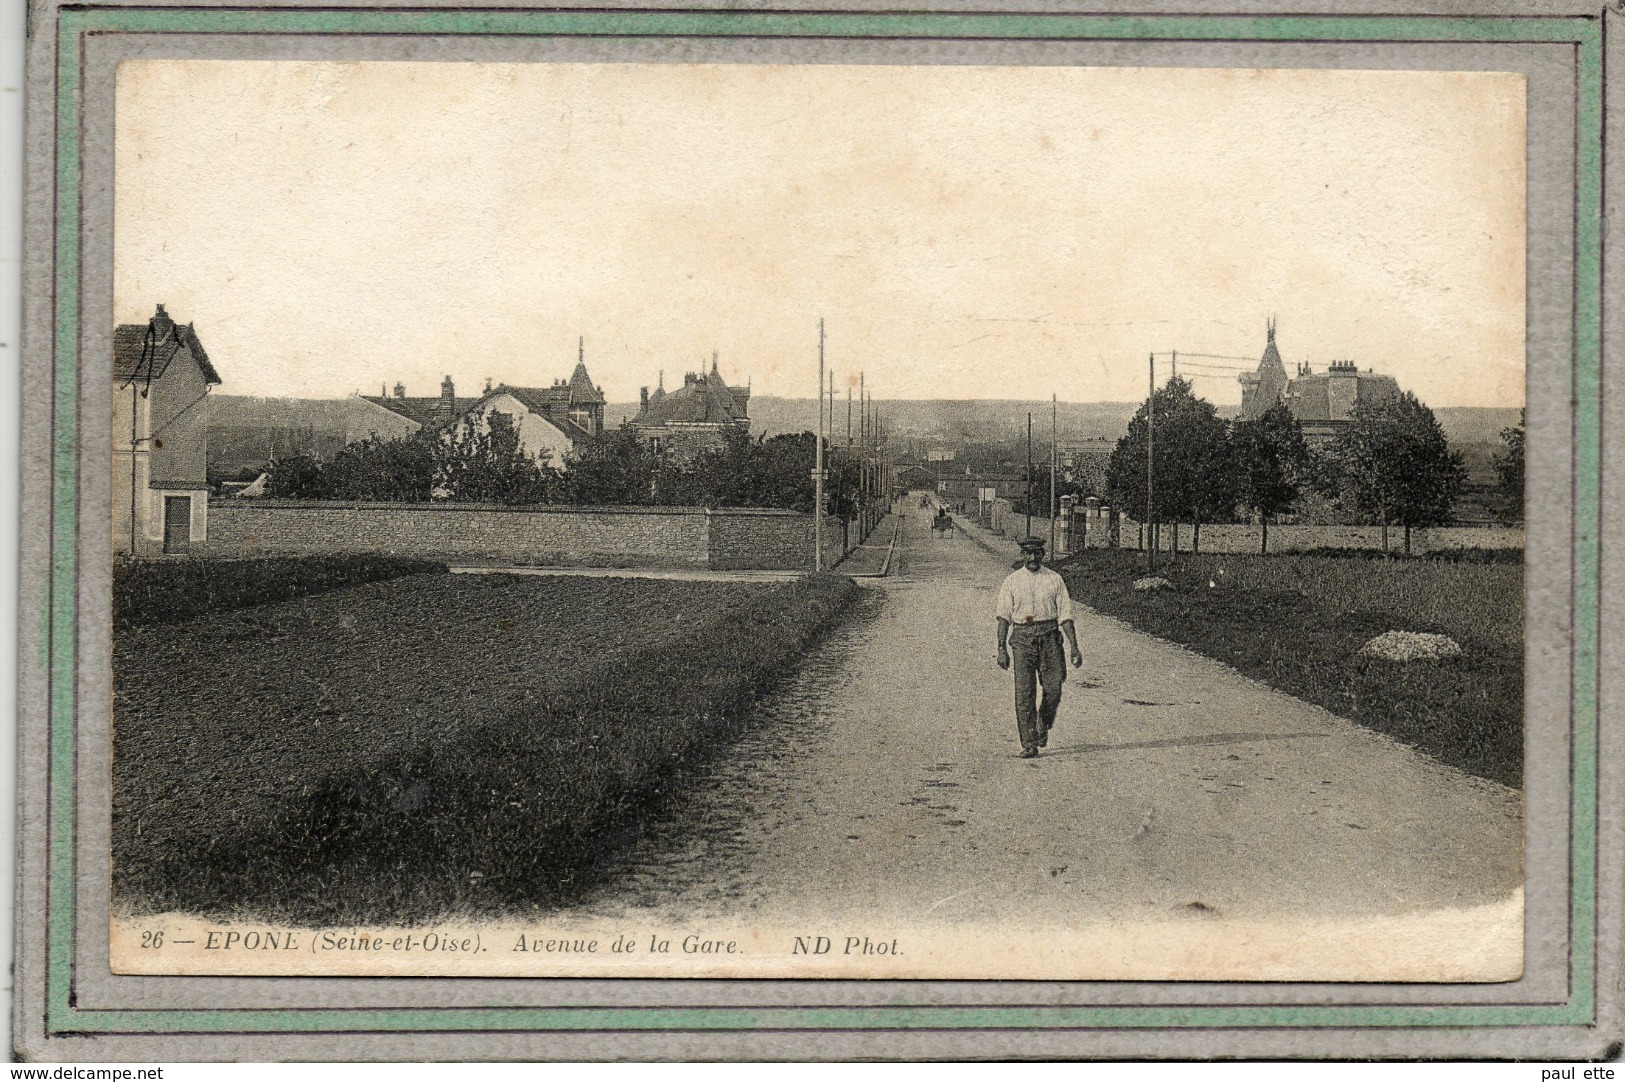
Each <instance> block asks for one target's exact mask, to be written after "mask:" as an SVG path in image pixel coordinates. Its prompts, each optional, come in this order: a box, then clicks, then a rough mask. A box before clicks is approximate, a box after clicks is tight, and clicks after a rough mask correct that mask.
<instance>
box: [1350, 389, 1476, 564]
mask: <svg viewBox="0 0 1625 1082" xmlns="http://www.w3.org/2000/svg"><path fill="white" fill-rule="evenodd" d="M1330 458H1331V461H1332V462H1333V463H1335V475H1334V483H1335V485H1336V487H1337V489H1338V491H1339V494H1340V496H1339V498H1340V499H1341V500H1342V501H1343V502H1344V503H1346V504H1349V505H1351V506H1353V507H1355V508H1357V509H1358V510H1359V511H1361V512H1362V513H1364V514H1366V515H1368V516H1371V517H1374V518H1375V519H1376V520H1377V521H1378V522H1380V523H1381V524H1382V525H1383V527H1384V529H1386V528H1387V526H1388V524H1389V523H1395V522H1397V523H1398V524H1400V525H1401V526H1403V527H1405V553H1406V555H1409V554H1410V551H1411V528H1412V527H1414V526H1435V525H1438V524H1440V523H1444V522H1448V521H1449V520H1450V513H1451V509H1452V508H1453V507H1454V506H1455V503H1456V499H1457V498H1458V497H1459V496H1460V495H1461V490H1462V486H1463V485H1464V484H1465V483H1466V481H1467V467H1466V466H1465V465H1463V464H1462V458H1461V453H1460V452H1459V451H1452V450H1451V449H1450V445H1449V442H1448V441H1447V440H1446V439H1445V436H1444V430H1443V429H1442V428H1440V427H1439V421H1438V418H1436V417H1434V416H1433V411H1432V410H1430V409H1428V408H1427V407H1426V406H1424V405H1423V404H1422V403H1421V402H1419V401H1417V398H1416V396H1415V395H1413V394H1411V393H1410V392H1409V391H1406V392H1403V393H1401V394H1399V395H1396V396H1394V397H1391V398H1386V399H1383V400H1381V401H1379V402H1375V403H1367V402H1362V403H1360V404H1359V405H1358V406H1356V407H1355V408H1354V414H1353V418H1352V420H1351V422H1350V424H1349V425H1348V427H1347V428H1345V429H1344V430H1343V431H1342V432H1340V433H1339V434H1338V437H1337V440H1336V442H1335V443H1334V444H1333V446H1332V450H1331V454H1330Z"/></svg>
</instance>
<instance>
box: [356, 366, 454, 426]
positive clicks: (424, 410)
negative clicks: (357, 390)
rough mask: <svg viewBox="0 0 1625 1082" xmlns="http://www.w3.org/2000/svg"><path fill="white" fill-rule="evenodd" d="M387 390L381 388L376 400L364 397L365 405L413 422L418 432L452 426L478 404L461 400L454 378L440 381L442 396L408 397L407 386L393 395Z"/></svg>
mask: <svg viewBox="0 0 1625 1082" xmlns="http://www.w3.org/2000/svg"><path fill="white" fill-rule="evenodd" d="M385 391H386V389H384V388H380V391H379V394H378V395H377V396H376V397H374V396H373V395H362V396H360V397H361V400H362V401H364V402H371V403H372V404H373V405H375V406H377V407H379V408H380V409H384V410H388V411H389V412H390V413H393V414H395V415H396V416H398V417H404V418H406V419H407V420H408V421H411V422H412V424H413V425H414V427H413V429H412V431H414V432H416V431H419V430H421V429H424V428H441V427H443V426H445V425H449V424H451V423H452V422H453V421H455V420H456V419H457V418H458V417H459V416H461V415H462V413H463V411H464V410H466V409H468V408H469V407H470V406H472V405H473V404H474V403H475V402H477V401H478V399H474V398H458V397H457V385H456V384H454V383H453V382H452V381H451V377H450V376H447V377H446V378H445V379H443V380H441V381H440V393H439V394H438V395H436V396H435V397H433V398H424V397H412V396H408V395H407V393H406V384H404V383H396V384H395V389H394V393H393V394H389V393H385Z"/></svg>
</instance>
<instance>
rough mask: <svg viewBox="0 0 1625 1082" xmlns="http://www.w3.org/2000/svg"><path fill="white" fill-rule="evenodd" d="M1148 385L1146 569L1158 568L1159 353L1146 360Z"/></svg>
mask: <svg viewBox="0 0 1625 1082" xmlns="http://www.w3.org/2000/svg"><path fill="white" fill-rule="evenodd" d="M1146 386H1147V387H1148V388H1149V389H1150V394H1149V395H1148V396H1147V397H1146V400H1145V559H1146V565H1145V566H1146V570H1147V571H1155V570H1156V569H1157V539H1156V535H1155V530H1154V528H1153V522H1154V520H1155V519H1156V517H1157V516H1156V515H1155V514H1154V513H1153V512H1152V509H1153V508H1154V507H1155V506H1156V493H1157V488H1156V480H1155V474H1154V472H1153V470H1152V468H1151V464H1152V462H1153V461H1154V460H1155V457H1156V454H1155V452H1156V438H1157V355H1156V354H1155V353H1153V354H1151V356H1150V358H1149V359H1148V360H1147V361H1146Z"/></svg>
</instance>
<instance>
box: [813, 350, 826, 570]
mask: <svg viewBox="0 0 1625 1082" xmlns="http://www.w3.org/2000/svg"><path fill="white" fill-rule="evenodd" d="M813 570H814V571H822V570H824V321H823V319H821V318H820V319H819V321H818V443H817V446H816V447H815V449H814V450H813Z"/></svg>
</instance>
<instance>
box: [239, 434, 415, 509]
mask: <svg viewBox="0 0 1625 1082" xmlns="http://www.w3.org/2000/svg"><path fill="white" fill-rule="evenodd" d="M434 462H435V451H434V447H433V443H432V440H431V439H430V438H426V437H424V436H422V435H420V434H417V433H414V434H412V435H410V436H399V437H395V438H392V439H385V438H382V437H379V436H369V437H367V438H366V439H363V440H357V441H356V442H355V443H352V444H349V445H348V446H346V447H344V448H343V449H342V450H340V451H339V453H338V454H337V455H335V456H333V459H332V460H331V461H329V462H321V461H318V460H317V459H315V458H313V457H311V456H309V455H296V456H293V457H290V458H282V459H277V460H276V461H274V462H272V463H271V464H270V465H269V466H267V467H266V471H267V472H268V473H269V474H270V477H269V478H268V479H267V480H266V486H265V490H266V495H268V496H271V497H273V498H277V499H306V500H378V501H383V502H408V503H411V502H422V501H426V500H428V499H429V498H430V492H431V490H432V489H433V487H434Z"/></svg>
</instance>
